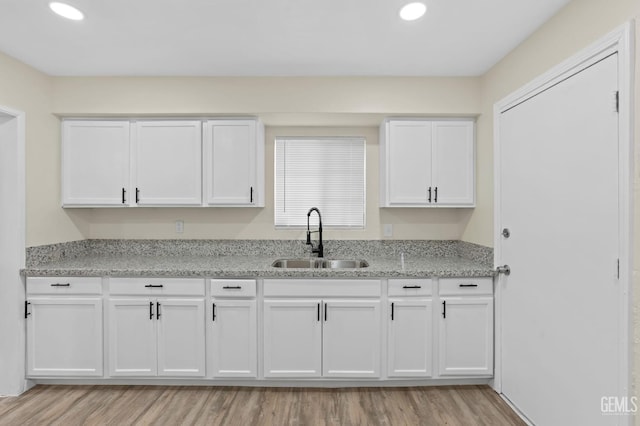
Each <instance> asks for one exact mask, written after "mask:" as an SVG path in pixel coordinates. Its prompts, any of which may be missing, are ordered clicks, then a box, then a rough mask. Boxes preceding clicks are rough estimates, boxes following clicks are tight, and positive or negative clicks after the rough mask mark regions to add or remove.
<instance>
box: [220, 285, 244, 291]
mask: <svg viewBox="0 0 640 426" xmlns="http://www.w3.org/2000/svg"><path fill="white" fill-rule="evenodd" d="M222 289H223V290H242V287H241V286H239V285H225V286H224V287H222Z"/></svg>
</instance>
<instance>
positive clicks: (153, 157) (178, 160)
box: [133, 121, 202, 206]
mask: <svg viewBox="0 0 640 426" xmlns="http://www.w3.org/2000/svg"><path fill="white" fill-rule="evenodd" d="M201 128H202V124H201V122H200V121H139V122H137V123H135V124H134V132H133V134H134V143H135V146H136V150H135V152H136V157H135V158H136V183H135V187H136V193H137V194H133V196H134V197H136V200H137V204H138V205H139V206H171V205H180V206H192V205H201V204H202V136H201Z"/></svg>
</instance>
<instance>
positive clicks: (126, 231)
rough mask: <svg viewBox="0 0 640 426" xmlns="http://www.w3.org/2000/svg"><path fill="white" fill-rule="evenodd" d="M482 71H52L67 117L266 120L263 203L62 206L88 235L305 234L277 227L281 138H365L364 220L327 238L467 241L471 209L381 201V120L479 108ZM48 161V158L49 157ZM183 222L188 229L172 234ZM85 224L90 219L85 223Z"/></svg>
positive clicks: (57, 100) (57, 104)
mask: <svg viewBox="0 0 640 426" xmlns="http://www.w3.org/2000/svg"><path fill="white" fill-rule="evenodd" d="M479 83H480V79H479V78H350V77H345V78H271V77H269V78H54V79H53V98H52V99H53V111H54V113H56V114H57V115H60V116H87V115H95V116H105V115H106V116H109V115H125V116H126V115H129V116H139V115H142V116H148V115H191V116H202V115H212V114H213V115H215V114H230V113H235V114H238V115H241V114H245V115H246V114H253V115H259V116H260V117H261V118H262V119H263V121H265V123H266V125H267V127H266V150H265V151H266V152H265V156H266V188H265V189H266V197H265V198H266V206H265V208H264V209H241V208H205V209H198V208H189V209H187V208H176V209H171V208H158V209H152V208H144V209H141V208H131V209H89V210H81V209H73V210H71V209H68V210H65V212H66V213H67V214H69V215H70V216H71V217H72V219H73V220H75V221H77V222H78V223H79V224H80V225H81V228H82V229H83V233H84V236H85V237H86V238H218V239H219V238H232V239H233V238H248V239H260V238H273V239H285V238H299V239H302V238H303V237H304V236H303V234H302V233H301V232H300V231H282V230H278V231H276V230H275V229H274V225H273V142H274V138H275V137H276V136H314V135H315V136H329V135H342V136H364V137H366V140H367V226H366V229H364V230H357V231H335V230H328V231H327V232H326V238H328V239H378V238H382V224H386V223H390V224H392V225H393V230H394V235H393V238H395V239H405V238H406V239H460V238H461V237H462V234H463V232H464V229H465V227H466V225H467V222H468V220H469V217H470V215H471V210H469V209H441V210H431V209H401V210H397V209H396V210H391V209H379V208H378V172H377V171H378V146H379V145H378V127H377V126H378V125H379V124H380V122H381V120H382V118H383V117H385V116H390V115H408V114H411V115H477V113H478V111H479V108H480V84H479ZM44 161H50V160H44ZM178 219H180V220H183V221H184V224H185V231H184V233H183V234H176V233H175V226H174V223H175V221H176V220H178ZM86 224H88V229H87V226H86Z"/></svg>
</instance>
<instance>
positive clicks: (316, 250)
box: [307, 207, 324, 257]
mask: <svg viewBox="0 0 640 426" xmlns="http://www.w3.org/2000/svg"><path fill="white" fill-rule="evenodd" d="M314 211H315V212H316V213H318V230H317V231H313V232H317V233H318V247H316V248H314V247H313V243H312V242H311V231H310V230H309V218H310V217H311V213H312V212H314ZM307 244H308V245H310V246H311V253H312V254H313V253H318V257H324V247H323V246H322V216H320V210H318V208H317V207H311V208H310V209H309V211H308V212H307Z"/></svg>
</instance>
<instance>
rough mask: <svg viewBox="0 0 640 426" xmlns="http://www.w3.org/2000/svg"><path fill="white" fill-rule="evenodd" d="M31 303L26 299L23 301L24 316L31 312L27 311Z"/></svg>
mask: <svg viewBox="0 0 640 426" xmlns="http://www.w3.org/2000/svg"><path fill="white" fill-rule="evenodd" d="M30 304H31V302H27V301H26V300H25V301H24V317H25V318H27V317H28V316H29V315H31V312H29V305H30Z"/></svg>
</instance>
